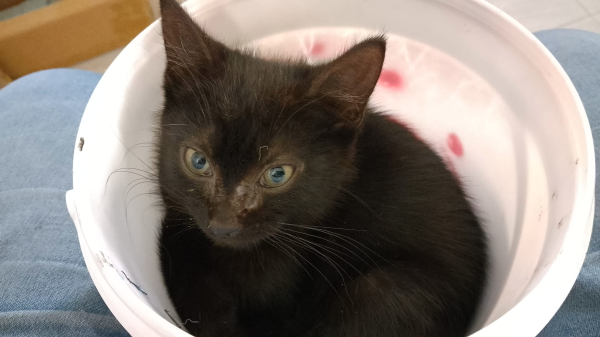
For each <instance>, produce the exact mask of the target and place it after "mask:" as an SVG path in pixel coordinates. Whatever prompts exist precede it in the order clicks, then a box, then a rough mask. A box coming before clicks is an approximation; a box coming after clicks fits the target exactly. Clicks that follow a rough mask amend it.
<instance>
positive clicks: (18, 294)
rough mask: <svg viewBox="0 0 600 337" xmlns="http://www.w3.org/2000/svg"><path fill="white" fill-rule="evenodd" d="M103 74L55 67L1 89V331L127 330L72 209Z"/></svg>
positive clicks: (80, 333) (35, 333) (62, 333)
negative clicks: (82, 133) (89, 112)
mask: <svg viewBox="0 0 600 337" xmlns="http://www.w3.org/2000/svg"><path fill="white" fill-rule="evenodd" d="M99 79H100V75H98V74H95V73H91V72H85V71H78V70H68V69H62V70H51V71H42V72H38V73H36V74H33V75H29V76H25V77H23V78H21V79H19V80H17V81H15V82H13V83H11V84H10V85H8V86H7V87H6V88H4V89H2V90H0V336H53V337H54V336H73V337H75V336H78V337H79V336H127V333H126V332H125V330H124V329H123V327H121V325H120V324H119V323H118V322H117V320H116V319H115V318H114V317H113V316H112V314H111V313H110V311H109V310H108V308H107V307H106V305H105V304H104V302H103V301H102V298H101V297H100V295H99V294H98V291H97V290H96V288H95V286H94V284H93V283H92V280H91V278H90V276H89V274H88V271H87V269H86V267H85V264H84V262H83V256H82V255H81V250H80V248H79V242H78V240H77V232H76V230H75V227H74V226H73V222H72V221H71V218H70V217H69V214H68V212H67V209H66V207H65V192H66V191H67V190H68V189H70V188H71V186H72V181H73V174H72V167H73V149H74V147H75V136H76V133H77V128H78V126H79V120H80V118H81V114H82V113H83V110H84V109H85V105H86V103H87V101H88V99H89V97H90V95H91V93H92V91H93V90H94V87H95V86H96V84H97V83H98V80H99Z"/></svg>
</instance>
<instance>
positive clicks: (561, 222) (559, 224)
mask: <svg viewBox="0 0 600 337" xmlns="http://www.w3.org/2000/svg"><path fill="white" fill-rule="evenodd" d="M562 225H563V221H562V219H560V221H559V222H558V228H559V229H560V228H561V227H562Z"/></svg>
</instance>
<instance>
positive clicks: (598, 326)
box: [536, 29, 600, 337]
mask: <svg viewBox="0 0 600 337" xmlns="http://www.w3.org/2000/svg"><path fill="white" fill-rule="evenodd" d="M536 36H537V37H538V39H540V40H541V41H542V43H544V44H545V45H546V47H547V48H548V49H549V50H550V51H551V52H552V54H554V56H555V57H556V59H557V60H558V62H560V64H561V65H562V67H563V68H564V69H565V71H566V72H567V74H569V77H570V78H571V81H573V84H574V85H575V88H576V89H577V92H578V93H579V96H580V97H581V100H582V101H583V105H584V106H585V110H586V112H587V115H588V118H589V120H590V125H591V128H592V135H593V137H594V145H595V154H596V214H595V216H594V229H593V232H592V241H591V242H590V247H589V249H588V253H587V257H586V259H585V262H584V264H583V269H582V270H581V273H580V274H579V277H578V278H577V281H576V283H575V286H574V287H573V289H572V290H571V293H570V294H569V296H568V297H567V300H566V301H565V302H564V303H563V305H562V307H561V308H560V310H559V311H558V313H557V314H556V315H555V316H554V318H553V319H552V320H551V321H550V323H548V325H547V326H546V327H545V328H544V330H543V331H542V332H541V333H540V334H539V335H538V336H541V337H550V336H569V337H583V336H585V337H591V336H600V225H599V221H600V205H599V204H598V203H599V202H600V195H598V192H599V189H598V186H599V184H600V179H598V173H597V172H598V170H600V166H599V165H600V161H599V160H600V35H598V34H594V33H590V32H585V31H580V30H567V29H561V30H550V31H544V32H539V33H536Z"/></svg>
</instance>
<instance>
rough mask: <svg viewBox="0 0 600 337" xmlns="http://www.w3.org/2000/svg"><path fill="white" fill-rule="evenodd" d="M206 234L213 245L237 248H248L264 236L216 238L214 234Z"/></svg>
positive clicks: (259, 241) (259, 242)
mask: <svg viewBox="0 0 600 337" xmlns="http://www.w3.org/2000/svg"><path fill="white" fill-rule="evenodd" d="M206 235H207V236H208V237H209V238H210V239H211V241H212V242H214V244H215V246H218V247H222V248H231V249H237V250H249V249H253V248H255V247H257V246H258V245H260V244H261V243H262V242H263V241H264V239H266V236H262V235H256V236H253V237H232V238H217V237H215V236H214V235H211V234H209V233H206Z"/></svg>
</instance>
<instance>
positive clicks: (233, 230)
mask: <svg viewBox="0 0 600 337" xmlns="http://www.w3.org/2000/svg"><path fill="white" fill-rule="evenodd" d="M210 230H211V231H212V233H213V234H214V235H215V236H216V237H218V238H232V237H234V236H236V235H238V233H239V232H240V229H239V228H238V227H221V226H212V227H210Z"/></svg>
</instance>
